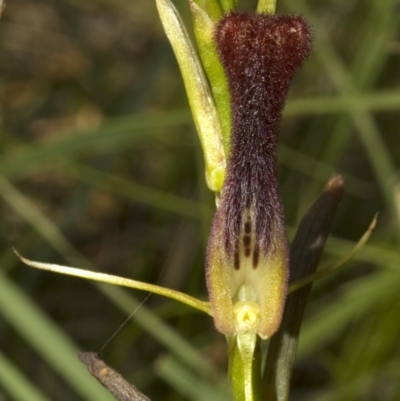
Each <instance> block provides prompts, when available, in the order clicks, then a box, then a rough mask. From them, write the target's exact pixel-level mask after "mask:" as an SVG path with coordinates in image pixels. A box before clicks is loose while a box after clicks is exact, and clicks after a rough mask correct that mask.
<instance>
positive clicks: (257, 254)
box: [253, 247, 260, 269]
mask: <svg viewBox="0 0 400 401" xmlns="http://www.w3.org/2000/svg"><path fill="white" fill-rule="evenodd" d="M259 260H260V249H259V248H258V247H255V248H254V252H253V269H256V268H257V266H258V262H259Z"/></svg>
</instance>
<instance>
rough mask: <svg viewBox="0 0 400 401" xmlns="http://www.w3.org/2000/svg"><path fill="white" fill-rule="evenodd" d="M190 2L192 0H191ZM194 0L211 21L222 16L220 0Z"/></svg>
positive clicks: (215, 20) (217, 19)
mask: <svg viewBox="0 0 400 401" xmlns="http://www.w3.org/2000/svg"><path fill="white" fill-rule="evenodd" d="M189 2H191V1H190V0H189ZM193 2H194V3H196V4H197V5H198V6H199V7H200V8H201V10H202V11H204V12H205V13H206V14H207V16H208V17H209V18H210V19H211V21H213V22H217V21H219V20H220V19H221V18H222V10H221V7H220V5H219V3H218V0H193Z"/></svg>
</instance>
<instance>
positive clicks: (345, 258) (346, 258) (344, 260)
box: [288, 214, 378, 294]
mask: <svg viewBox="0 0 400 401" xmlns="http://www.w3.org/2000/svg"><path fill="white" fill-rule="evenodd" d="M377 220H378V214H376V215H375V216H374V218H373V220H372V222H371V224H370V225H369V227H368V229H367V231H366V232H365V233H364V234H363V236H362V237H361V238H360V240H359V241H358V242H357V244H356V245H355V246H354V247H353V249H352V250H351V251H350V252H349V253H348V254H347V255H345V256H343V257H342V258H341V259H339V261H337V262H336V263H334V264H333V265H331V266H328V267H325V268H324V269H321V270H318V271H316V272H315V273H313V274H310V275H308V276H306V277H304V278H302V279H300V280H297V281H295V282H294V283H293V284H292V285H290V287H289V289H288V294H291V293H292V292H294V291H297V290H298V289H300V288H302V287H304V286H305V285H307V284H311V283H312V282H313V281H316V280H319V279H320V278H323V277H326V276H328V275H329V274H331V273H333V272H334V271H335V270H338V269H340V268H341V267H342V266H344V265H345V264H346V263H347V262H348V261H349V260H351V259H352V258H353V257H354V256H355V255H356V254H357V253H358V252H359V251H360V250H361V248H363V246H364V245H365V244H366V242H367V241H368V240H369V237H370V236H371V234H372V231H374V229H375V227H376V222H377Z"/></svg>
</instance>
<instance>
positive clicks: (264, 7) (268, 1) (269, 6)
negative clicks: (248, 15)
mask: <svg viewBox="0 0 400 401" xmlns="http://www.w3.org/2000/svg"><path fill="white" fill-rule="evenodd" d="M275 11H276V0H259V1H258V5H257V13H258V14H275Z"/></svg>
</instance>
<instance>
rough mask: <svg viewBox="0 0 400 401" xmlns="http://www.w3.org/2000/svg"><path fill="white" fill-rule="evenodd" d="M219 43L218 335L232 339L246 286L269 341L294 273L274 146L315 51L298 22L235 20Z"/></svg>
mask: <svg viewBox="0 0 400 401" xmlns="http://www.w3.org/2000/svg"><path fill="white" fill-rule="evenodd" d="M215 40H216V43H217V48H218V52H219V55H220V58H221V62H222V65H223V67H224V70H225V73H226V76H227V80H228V84H229V91H230V97H231V109H232V132H231V143H230V155H229V157H228V167H227V176H226V180H225V183H224V186H223V190H222V197H221V202H220V205H219V208H218V210H217V213H216V216H215V219H214V223H213V228H212V232H211V237H210V243H209V248H208V262H207V264H208V265H207V283H208V289H209V293H210V298H211V304H212V306H213V311H214V319H215V323H216V326H217V328H218V329H219V330H220V331H221V332H223V333H224V334H232V332H233V331H235V328H234V326H235V323H234V321H233V318H232V316H233V314H232V313H231V311H232V310H233V309H232V308H233V305H234V304H235V302H237V301H242V300H243V299H242V298H243V296H242V295H240V294H239V291H240V289H241V288H242V286H243V285H245V286H246V288H247V287H250V291H245V293H246V294H247V295H246V296H245V298H246V297H247V298H246V300H251V301H254V302H256V303H257V304H258V305H259V306H260V308H261V315H260V322H259V324H258V326H257V328H256V330H257V333H258V334H260V336H261V337H263V338H266V337H269V336H270V335H271V334H272V333H273V332H274V331H275V330H276V329H277V328H278V327H279V323H280V319H281V314H282V309H283V304H284V299H285V294H286V283H287V271H288V268H287V243H286V234H285V229H284V224H283V216H282V206H281V202H280V198H279V194H278V189H277V162H276V138H277V131H278V125H279V121H280V118H281V113H282V109H283V106H284V103H285V99H286V95H287V91H288V89H289V85H290V83H291V81H292V79H293V77H294V75H295V73H296V71H297V70H298V68H299V67H300V66H301V64H302V63H303V61H304V60H305V58H306V57H307V55H308V54H309V51H310V47H311V45H310V33H309V27H308V24H307V23H306V22H305V21H304V19H303V18H301V17H300V16H272V15H262V14H248V13H231V14H229V15H227V16H226V17H224V18H223V19H222V20H221V21H220V22H219V23H218V25H217V29H216V33H215ZM228 298H229V300H228ZM227 308H228V310H227ZM229 308H230V309H231V311H229Z"/></svg>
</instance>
